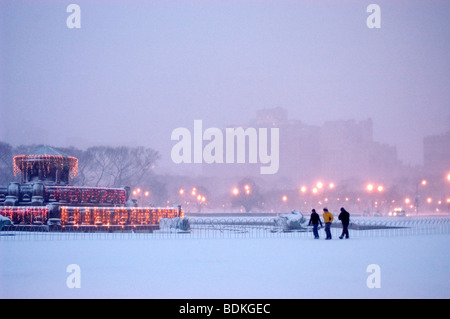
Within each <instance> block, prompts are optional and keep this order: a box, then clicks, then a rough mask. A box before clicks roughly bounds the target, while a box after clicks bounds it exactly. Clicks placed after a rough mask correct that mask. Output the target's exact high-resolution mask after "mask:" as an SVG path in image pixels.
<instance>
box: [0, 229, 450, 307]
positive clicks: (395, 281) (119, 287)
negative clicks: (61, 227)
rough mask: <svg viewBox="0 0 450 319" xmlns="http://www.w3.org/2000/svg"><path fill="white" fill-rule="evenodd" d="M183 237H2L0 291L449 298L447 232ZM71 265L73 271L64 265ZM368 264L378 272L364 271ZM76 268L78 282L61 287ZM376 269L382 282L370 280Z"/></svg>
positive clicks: (19, 294) (20, 294) (9, 294)
mask: <svg viewBox="0 0 450 319" xmlns="http://www.w3.org/2000/svg"><path fill="white" fill-rule="evenodd" d="M334 231H335V234H336V232H337V231H338V229H335V230H334ZM355 232H356V231H355ZM355 232H354V233H355ZM185 235H186V234H185ZM183 236H184V235H182V234H180V237H177V236H174V237H170V238H169V237H168V238H163V237H156V238H151V237H150V236H142V237H140V236H137V237H135V238H134V237H133V238H131V237H126V236H124V237H123V238H121V237H120V236H117V235H116V236H112V237H111V238H110V239H108V238H109V237H108V235H107V234H104V236H101V237H99V239H96V238H95V237H92V236H91V237H88V239H80V238H78V239H72V240H71V239H68V238H66V239H52V240H46V239H45V237H43V238H44V239H42V240H37V238H34V239H27V240H17V239H11V238H9V239H6V237H5V238H4V239H3V240H2V239H0V298H2V299H4V298H170V299H172V298H189V299H192V298H201V299H203V298H225V299H235V298H250V299H254V298H275V299H279V298H283V299H291V298H449V297H450V249H449V248H448V244H449V240H450V234H448V233H439V234H418V235H408V236H394V237H384V236H375V237H371V236H369V237H364V236H354V237H353V238H351V239H349V240H339V239H338V238H337V237H335V238H334V239H333V240H331V241H326V240H323V239H320V240H314V239H312V237H309V236H300V237H295V236H289V237H283V236H280V237H263V238H239V237H236V238H201V239H199V238H192V237H187V238H186V237H183ZM322 238H323V237H322ZM5 239H6V240H5ZM72 264H76V265H78V266H79V272H77V271H75V272H71V271H69V272H67V267H68V266H69V265H72ZM373 264H375V265H378V267H379V268H378V269H379V271H376V272H372V271H371V270H370V268H369V270H370V271H369V272H368V266H369V265H373ZM75 274H77V275H78V274H79V277H77V279H79V283H80V288H68V286H67V279H68V278H69V277H70V278H73V277H71V276H73V275H75ZM373 276H377V277H376V280H377V282H378V283H379V284H380V288H369V287H368V285H367V280H368V278H369V279H370V278H373ZM369 281H371V280H369Z"/></svg>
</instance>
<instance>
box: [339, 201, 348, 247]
mask: <svg viewBox="0 0 450 319" xmlns="http://www.w3.org/2000/svg"><path fill="white" fill-rule="evenodd" d="M339 220H340V221H341V222H342V235H341V236H339V239H342V238H344V236H345V238H346V239H348V238H349V236H348V225H349V224H350V213H349V212H347V211H346V210H345V208H344V207H342V208H341V213H340V214H339Z"/></svg>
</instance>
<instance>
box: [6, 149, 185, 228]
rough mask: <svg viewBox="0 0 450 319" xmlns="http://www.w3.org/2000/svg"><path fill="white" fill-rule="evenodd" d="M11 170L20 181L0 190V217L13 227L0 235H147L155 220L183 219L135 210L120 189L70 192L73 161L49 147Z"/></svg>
mask: <svg viewBox="0 0 450 319" xmlns="http://www.w3.org/2000/svg"><path fill="white" fill-rule="evenodd" d="M13 165H14V175H15V176H20V180H21V181H20V182H11V183H9V185H7V186H0V215H3V216H4V217H7V218H9V219H10V220H11V221H12V223H13V225H10V226H4V230H13V229H21V230H23V229H25V230H30V229H36V228H43V229H45V230H49V231H82V232H84V231H86V232H91V231H110V232H112V231H143V232H149V231H153V230H155V229H158V228H159V220H160V219H161V218H174V217H182V215H183V212H182V210H181V207H180V206H178V207H176V208H167V207H165V208H158V207H137V203H136V201H135V200H133V199H131V198H130V188H129V187H126V186H125V187H120V188H106V187H78V186H71V185H70V179H71V178H74V177H75V176H76V175H77V172H78V159H77V158H75V157H72V156H68V155H67V154H63V153H61V152H59V151H57V150H55V149H53V148H51V147H41V148H39V149H37V150H35V151H34V152H33V153H32V154H28V155H19V156H16V157H14V159H13ZM18 226H20V227H18Z"/></svg>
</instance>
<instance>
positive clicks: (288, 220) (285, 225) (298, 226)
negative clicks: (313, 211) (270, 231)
mask: <svg viewBox="0 0 450 319" xmlns="http://www.w3.org/2000/svg"><path fill="white" fill-rule="evenodd" d="M274 222H275V225H276V226H278V227H281V228H282V229H283V230H285V231H292V230H305V229H306V228H307V224H308V220H307V219H306V218H305V217H304V216H303V214H302V213H301V212H299V211H296V210H293V211H292V212H291V213H290V214H280V215H279V216H278V217H277V218H275V219H274Z"/></svg>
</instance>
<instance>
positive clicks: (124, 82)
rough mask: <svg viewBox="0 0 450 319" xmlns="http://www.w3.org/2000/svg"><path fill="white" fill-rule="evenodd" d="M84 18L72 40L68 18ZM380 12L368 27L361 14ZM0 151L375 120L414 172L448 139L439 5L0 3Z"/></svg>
mask: <svg viewBox="0 0 450 319" xmlns="http://www.w3.org/2000/svg"><path fill="white" fill-rule="evenodd" d="M70 3H76V4H78V5H79V6H80V7H81V29H69V28H67V26H66V19H67V17H68V16H69V13H67V12H66V7H67V6H68V5H69V4H70ZM370 3H377V4H379V5H380V7H381V28H380V29H369V28H368V27H367V26H366V19H367V17H368V15H369V13H367V12H366V8H367V6H368V5H369V4H370ZM0 10H1V13H0V14H1V16H0V18H1V20H0V21H1V22H0V28H1V38H0V47H1V60H0V62H1V66H0V72H1V73H0V81H1V82H0V83H1V91H0V93H1V100H0V103H1V108H0V134H1V135H0V141H5V142H8V143H11V144H13V145H19V144H31V143H39V144H40V143H45V144H50V145H54V146H69V145H73V146H76V147H80V148H85V147H88V146H92V145H103V144H106V145H132V146H137V145H142V146H146V147H152V148H154V149H156V150H158V151H160V152H161V154H162V160H161V162H162V163H161V165H162V166H164V165H165V164H168V163H170V162H171V159H170V149H171V147H172V146H173V145H174V143H173V141H171V140H170V135H171V132H172V131H173V130H174V129H175V128H177V127H186V128H189V129H192V128H193V122H194V120H195V119H200V120H203V125H204V126H205V127H219V128H224V127H226V126H227V125H234V124H245V123H248V122H249V121H250V120H251V119H252V118H254V117H255V115H256V111H257V110H259V109H262V108H274V107H278V106H280V107H283V108H285V109H286V110H287V111H288V117H289V118H290V119H296V120H301V121H302V122H304V123H306V124H310V125H323V124H324V123H325V122H327V121H330V120H338V119H344V120H347V119H356V120H365V119H367V118H372V119H373V122H374V138H375V140H377V141H379V142H382V143H387V144H389V145H395V146H397V149H398V153H399V157H400V159H401V160H403V161H405V162H406V163H412V164H421V163H422V156H423V150H422V147H423V146H422V142H423V137H424V136H426V135H430V134H440V133H443V132H445V131H447V130H448V129H450V111H449V101H450V87H449V83H450V81H449V80H450V64H449V58H448V56H449V52H450V34H449V30H450V28H449V22H448V21H449V20H450V19H449V17H450V2H448V1H337V0H336V1H247V0H242V1H111V2H110V1H76V0H74V1H72V2H69V1H2V2H1V4H0Z"/></svg>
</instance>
